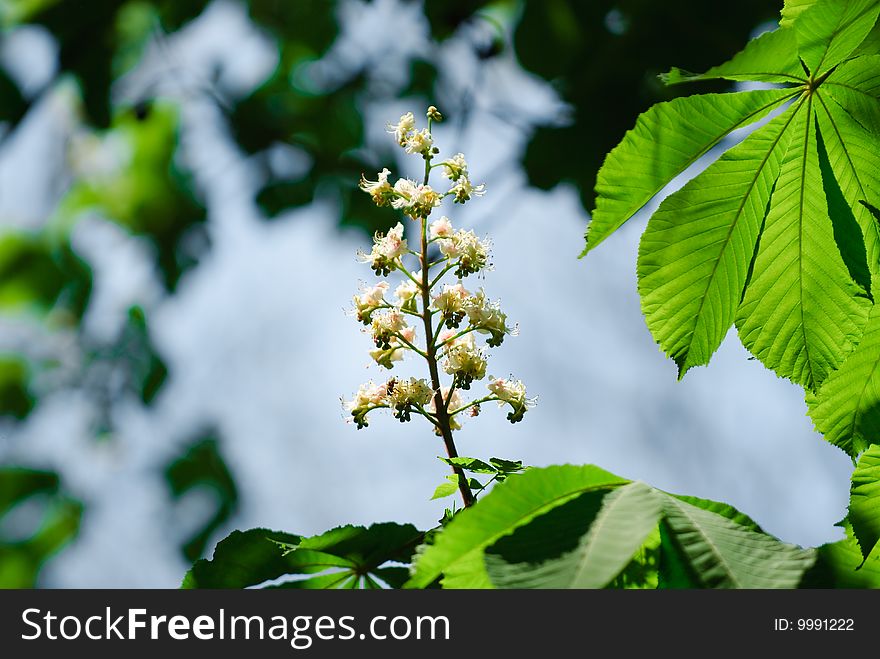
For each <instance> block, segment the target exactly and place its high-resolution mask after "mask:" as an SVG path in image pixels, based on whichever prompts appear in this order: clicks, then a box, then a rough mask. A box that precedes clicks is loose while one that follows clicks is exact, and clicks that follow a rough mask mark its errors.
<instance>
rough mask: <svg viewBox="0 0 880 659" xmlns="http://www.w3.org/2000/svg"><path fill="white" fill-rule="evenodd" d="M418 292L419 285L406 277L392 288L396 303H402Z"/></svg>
mask: <svg viewBox="0 0 880 659" xmlns="http://www.w3.org/2000/svg"><path fill="white" fill-rule="evenodd" d="M418 294H419V287H418V286H416V283H415V282H414V281H412V280H410V279H406V280H404V281H403V282H401V284H400V285H399V286H398V287H397V288H396V289H394V296H395V297H396V298H397V301H398V304H400V305H404V304H406V303H407V302H409V301H410V300H412V299H413V298H414V297H415V296H416V295H418Z"/></svg>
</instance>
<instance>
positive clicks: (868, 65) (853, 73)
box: [819, 55, 880, 139]
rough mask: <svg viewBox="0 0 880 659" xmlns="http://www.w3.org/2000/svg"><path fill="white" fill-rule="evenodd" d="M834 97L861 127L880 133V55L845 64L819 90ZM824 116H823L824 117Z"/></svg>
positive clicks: (860, 58) (873, 132)
mask: <svg viewBox="0 0 880 659" xmlns="http://www.w3.org/2000/svg"><path fill="white" fill-rule="evenodd" d="M819 92H820V96H821V98H822V99H825V100H827V99H826V95H830V96H831V98H832V99H834V100H835V101H836V102H837V104H838V105H839V106H840V107H841V108H843V109H844V110H845V111H846V113H847V114H848V115H850V116H851V117H852V118H853V119H854V120H855V121H856V122H857V123H858V124H859V125H861V126H862V127H863V128H864V129H865V130H867V131H868V132H869V133H871V135H872V136H874V137H872V138H871V139H876V135H877V134H880V55H867V56H864V57H859V58H857V59H853V60H850V61H848V62H843V63H842V64H841V65H840V66H838V67H837V68H836V69H835V70H834V73H832V74H831V75H829V76H828V79H827V80H826V81H825V82H824V83H823V84H822V86H821V87H820V88H819ZM820 117H821V114H820Z"/></svg>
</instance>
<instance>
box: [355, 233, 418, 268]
mask: <svg viewBox="0 0 880 659" xmlns="http://www.w3.org/2000/svg"><path fill="white" fill-rule="evenodd" d="M407 249H408V247H407V244H406V239H405V238H404V237H403V225H402V224H401V223H400V222H398V223H397V224H396V225H395V226H394V227H393V228H392V229H389V230H388V233H386V234H384V235H383V234H381V233H378V232H377V233H376V235H375V236H373V249H372V250H371V251H370V253H369V254H364V253H363V252H359V253H358V260H359V261H361V262H362V263H369V264H370V267H371V268H373V270H375V271H376V274H379V275H387V274H388V273H390V272H391V271H392V270H393V269H394V260H395V259H398V258H400V257H401V256H403V255H404V254H406V252H407Z"/></svg>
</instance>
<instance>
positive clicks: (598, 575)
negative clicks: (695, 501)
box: [486, 482, 661, 588]
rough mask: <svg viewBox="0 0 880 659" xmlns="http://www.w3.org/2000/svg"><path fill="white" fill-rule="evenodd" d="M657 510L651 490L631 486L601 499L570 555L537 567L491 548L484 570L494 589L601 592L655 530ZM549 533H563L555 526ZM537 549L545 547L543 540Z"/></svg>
mask: <svg viewBox="0 0 880 659" xmlns="http://www.w3.org/2000/svg"><path fill="white" fill-rule="evenodd" d="M660 510H661V500H660V496H659V495H658V494H657V493H656V492H655V490H653V489H652V488H650V487H648V486H647V485H645V484H644V483H639V482H635V483H630V484H629V485H625V486H623V487H621V488H619V489H616V490H613V491H611V492H609V493H608V494H606V495H605V496H604V498H603V500H602V507H601V509H600V510H599V511H598V513H597V514H596V516H595V519H593V520H592V523H591V524H590V526H589V529H588V530H587V531H586V533H584V535H583V536H582V537H581V539H580V541H579V542H578V545H577V547H576V548H575V549H574V550H572V551H568V552H565V553H563V554H562V555H560V556H558V557H554V558H551V559H549V560H545V561H542V562H539V563H536V562H534V561H516V560H514V561H510V560H508V557H507V556H505V554H504V552H503V549H502V550H495V548H494V547H493V548H490V549H489V550H488V551H487V552H486V570H487V572H488V574H489V578H490V580H491V581H492V583H493V585H494V586H495V587H496V588H603V587H605V586H606V585H608V583H610V582H611V581H612V579H614V578H615V577H617V575H618V574H620V572H621V571H622V570H623V569H624V568H625V567H626V566H627V564H629V562H630V560H631V559H632V557H633V555H634V554H635V553H636V551H637V550H638V549H639V548H640V547H641V546H642V544H643V543H644V542H645V540H646V539H647V538H648V536H649V535H651V533H652V532H654V531H655V530H656V528H657V522H658V521H659V518H660ZM531 526H532V525H528V526H526V527H524V528H523V530H527V529H529V528H530V527H531ZM550 532H551V533H560V532H564V530H563V529H560V528H559V527H558V526H556V527H554V528H552V529H550ZM517 535H518V533H514V535H513V536H511V538H515V537H516V536H517ZM499 544H500V543H499ZM541 544H542V545H546V544H549V542H548V538H547V537H546V535H544V537H543V538H542V539H541Z"/></svg>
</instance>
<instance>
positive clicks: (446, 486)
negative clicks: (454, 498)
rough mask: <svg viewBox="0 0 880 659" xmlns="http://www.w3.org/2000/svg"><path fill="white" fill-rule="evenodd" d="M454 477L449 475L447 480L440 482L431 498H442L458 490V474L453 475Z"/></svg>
mask: <svg viewBox="0 0 880 659" xmlns="http://www.w3.org/2000/svg"><path fill="white" fill-rule="evenodd" d="M452 479H454V480H452ZM452 479H450V477H449V476H447V477H446V481H444V482H443V483H440V485H438V486H437V489H435V490H434V494H433V495H431V499H430V500H431V501H433V500H434V499H442V498H444V497H448V496H451V495H453V494H455V493H456V492H458V476H452Z"/></svg>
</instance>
